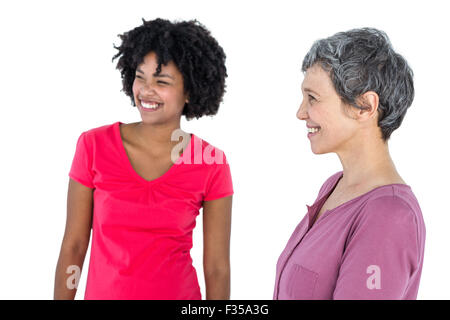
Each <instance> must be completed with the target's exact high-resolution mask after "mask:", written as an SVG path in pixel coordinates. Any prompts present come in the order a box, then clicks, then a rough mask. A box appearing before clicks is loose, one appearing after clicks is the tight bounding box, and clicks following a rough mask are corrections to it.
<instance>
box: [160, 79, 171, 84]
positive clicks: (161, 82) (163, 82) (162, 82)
mask: <svg viewBox="0 0 450 320" xmlns="http://www.w3.org/2000/svg"><path fill="white" fill-rule="evenodd" d="M157 82H158V83H159V84H169V83H168V82H165V81H161V80H158V81H157Z"/></svg>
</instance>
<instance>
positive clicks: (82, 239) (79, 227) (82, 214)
mask: <svg viewBox="0 0 450 320" xmlns="http://www.w3.org/2000/svg"><path fill="white" fill-rule="evenodd" d="M92 208H93V189H92V188H88V187H86V186H84V185H83V184H81V183H79V182H77V181H75V180H73V179H71V178H70V179H69V188H68V195H67V219H66V229H65V232H64V238H63V241H62V245H61V251H60V254H59V259H58V263H57V266H56V273H55V287H54V299H58V300H59V299H74V298H75V294H76V291H77V289H76V288H72V289H71V288H69V287H68V286H67V281H68V280H69V281H70V283H73V281H72V280H73V278H74V277H77V278H78V279H77V280H76V283H77V282H78V280H79V274H77V273H76V271H75V273H74V270H71V271H70V272H69V273H66V271H67V268H68V267H69V266H76V267H75V268H77V267H78V268H79V271H80V273H81V269H82V267H83V262H84V258H85V255H86V250H87V248H88V245H89V239H90V234H91V226H92ZM69 270H70V269H69ZM69 277H70V279H69Z"/></svg>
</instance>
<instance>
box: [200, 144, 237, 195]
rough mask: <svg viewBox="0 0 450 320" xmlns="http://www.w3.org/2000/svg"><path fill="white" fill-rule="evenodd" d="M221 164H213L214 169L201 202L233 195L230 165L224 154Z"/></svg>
mask: <svg viewBox="0 0 450 320" xmlns="http://www.w3.org/2000/svg"><path fill="white" fill-rule="evenodd" d="M222 155H223V161H222V163H214V164H213V166H214V169H213V170H212V173H211V174H210V176H209V180H208V183H207V186H206V190H205V196H204V198H203V200H205V201H210V200H216V199H219V198H223V197H227V196H230V195H232V194H233V182H232V179H231V170H230V165H229V164H228V161H227V158H226V156H225V153H223V152H222Z"/></svg>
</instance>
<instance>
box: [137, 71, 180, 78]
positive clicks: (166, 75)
mask: <svg viewBox="0 0 450 320" xmlns="http://www.w3.org/2000/svg"><path fill="white" fill-rule="evenodd" d="M136 71H137V72H140V73H142V74H144V72H143V71H142V70H141V69H139V68H137V69H136ZM153 76H155V77H158V78H170V79H172V80H174V78H173V77H172V76H171V75H168V74H167V73H156V72H155V73H154V74H153Z"/></svg>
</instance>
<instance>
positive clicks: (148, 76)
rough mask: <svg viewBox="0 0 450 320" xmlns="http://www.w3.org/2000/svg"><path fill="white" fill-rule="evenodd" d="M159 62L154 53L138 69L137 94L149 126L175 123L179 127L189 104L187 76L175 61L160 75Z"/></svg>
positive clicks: (134, 87) (165, 67) (166, 66)
mask: <svg viewBox="0 0 450 320" xmlns="http://www.w3.org/2000/svg"><path fill="white" fill-rule="evenodd" d="M157 67H158V59H157V56H156V54H155V53H154V52H153V51H152V52H150V53H148V54H147V55H146V56H145V57H144V59H143V62H142V63H141V64H140V65H139V66H138V67H137V68H136V76H135V79H134V82H133V95H134V101H135V102H136V106H137V108H138V109H139V112H140V113H141V117H142V122H143V123H145V124H153V125H154V124H164V125H165V124H171V123H173V124H174V125H175V126H179V122H180V118H181V114H182V112H183V107H184V105H185V103H186V102H187V95H186V94H185V92H184V85H183V76H182V74H181V73H180V71H179V70H178V68H177V67H176V66H175V64H174V63H173V61H169V62H168V63H167V65H161V72H160V73H159V74H156V69H157Z"/></svg>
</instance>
